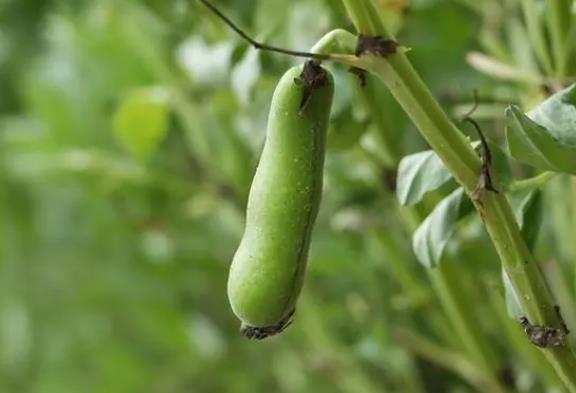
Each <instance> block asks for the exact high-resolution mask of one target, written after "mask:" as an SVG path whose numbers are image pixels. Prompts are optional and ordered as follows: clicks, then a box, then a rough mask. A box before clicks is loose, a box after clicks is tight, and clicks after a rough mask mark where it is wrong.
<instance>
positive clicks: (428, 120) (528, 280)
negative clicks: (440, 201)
mask: <svg viewBox="0 0 576 393" xmlns="http://www.w3.org/2000/svg"><path fill="white" fill-rule="evenodd" d="M343 2H344V5H345V6H346V9H347V10H348V11H349V12H350V17H351V19H352V20H353V22H354V23H355V25H356V28H357V30H358V31H359V32H361V33H364V34H370V35H380V36H383V37H389V35H388V33H387V32H386V31H385V29H383V28H381V29H378V27H377V24H375V23H374V22H373V21H372V20H371V18H372V17H371V15H376V13H375V12H374V9H373V7H372V5H371V3H370V1H369V0H343ZM334 59H335V60H336V61H340V62H342V63H345V64H349V65H352V66H356V67H360V68H363V69H366V70H368V71H369V72H372V73H374V74H376V75H377V76H378V77H379V78H380V79H381V80H382V81H383V82H384V83H385V84H386V85H387V87H388V89H389V90H390V91H391V92H392V94H393V95H394V97H395V98H396V100H397V101H398V102H399V103H400V105H401V106H402V107H403V108H404V110H405V111H406V112H407V114H408V115H409V116H410V118H411V119H412V121H413V122H414V124H415V125H416V127H417V128H418V129H419V131H420V133H421V134H422V136H423V137H424V138H425V139H426V140H427V141H428V143H429V144H430V146H431V147H432V148H433V149H434V150H435V151H436V153H437V154H438V156H439V157H440V158H441V159H442V161H443V162H444V164H445V165H446V167H447V168H448V169H449V170H450V171H451V172H452V174H453V175H454V177H455V179H456V180H457V181H458V182H459V183H460V184H461V185H462V187H464V189H465V190H466V191H467V193H468V194H472V193H473V192H474V190H475V188H476V184H477V182H478V176H479V173H480V160H479V158H478V157H477V156H476V154H475V153H474V151H473V150H472V148H471V147H470V144H469V143H468V141H467V140H466V139H465V138H464V136H463V134H462V133H460V131H459V130H458V129H457V128H456V127H455V126H454V124H453V123H452V122H451V121H450V120H449V118H448V116H447V115H446V114H445V112H444V111H443V110H442V108H441V107H440V105H439V104H438V103H437V101H436V100H435V99H434V97H433V96H432V94H431V93H430V91H429V90H428V88H427V87H426V85H425V84H424V83H423V81H422V80H421V79H420V76H419V75H418V74H417V72H416V71H415V70H414V68H413V67H412V65H411V63H410V62H409V60H408V59H407V58H406V56H405V54H404V53H402V51H398V52H397V53H395V54H393V55H391V56H389V57H387V58H383V57H377V56H371V55H366V56H362V57H361V58H356V57H354V56H336V57H335V58H334ZM475 205H476V209H477V210H478V212H479V213H480V216H481V217H482V218H483V220H484V223H485V226H486V229H487V231H488V234H489V235H490V238H491V239H492V243H493V244H494V246H495V248H496V251H497V252H498V255H499V256H500V259H501V261H502V264H503V266H504V269H505V271H506V273H507V274H508V276H509V278H510V281H511V283H512V285H513V287H514V290H515V292H516V294H517V297H518V299H519V301H520V304H521V306H522V309H523V310H524V312H525V313H526V315H527V316H528V318H529V319H530V320H531V321H532V322H533V323H538V324H541V325H546V326H560V322H561V321H559V320H558V316H557V315H556V313H555V311H554V304H555V303H554V301H553V299H552V296H551V294H550V292H549V290H548V288H547V287H546V283H545V281H544V278H543V276H542V272H541V270H540V267H539V266H538V264H537V262H536V260H535V259H534V257H533V256H532V254H531V253H530V251H529V249H528V247H527V246H526V243H525V242H524V239H523V238H522V235H521V232H520V229H519V227H518V225H517V223H516V221H515V218H514V214H513V213H512V209H511V207H510V205H509V203H508V201H507V200H506V198H505V196H504V195H502V194H501V193H500V194H496V193H493V192H481V193H480V195H479V197H478V199H477V201H476V202H475ZM543 351H544V353H545V355H546V358H547V359H548V361H549V362H550V363H551V364H552V366H553V367H554V368H555V370H556V372H557V373H558V375H559V377H560V378H561V379H562V381H563V383H564V384H565V385H566V387H567V389H568V390H569V391H570V392H574V393H576V371H575V370H576V359H575V358H574V355H573V353H572V352H571V350H570V348H568V347H559V348H548V349H544V350H543Z"/></svg>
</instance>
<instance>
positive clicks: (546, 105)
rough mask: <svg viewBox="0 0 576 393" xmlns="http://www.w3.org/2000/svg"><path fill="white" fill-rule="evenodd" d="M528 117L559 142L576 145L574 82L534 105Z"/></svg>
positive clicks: (575, 87)
mask: <svg viewBox="0 0 576 393" xmlns="http://www.w3.org/2000/svg"><path fill="white" fill-rule="evenodd" d="M528 117H529V118H530V119H532V120H533V121H534V122H536V123H538V124H539V125H541V126H542V127H544V128H546V130H548V132H549V133H550V135H552V136H553V137H554V138H556V139H557V140H558V141H560V142H561V143H563V144H566V145H569V146H573V147H576V84H574V85H572V86H570V87H568V88H566V89H564V90H562V91H559V92H558V93H556V94H554V95H553V96H551V97H550V98H548V99H547V100H546V101H544V102H542V103H541V104H540V105H538V106H536V107H535V108H534V109H532V110H531V111H530V112H528Z"/></svg>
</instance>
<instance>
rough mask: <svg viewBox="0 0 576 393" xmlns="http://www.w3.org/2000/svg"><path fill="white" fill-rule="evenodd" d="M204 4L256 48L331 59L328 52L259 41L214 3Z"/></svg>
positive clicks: (297, 55) (203, 1) (285, 53)
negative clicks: (291, 47)
mask: <svg viewBox="0 0 576 393" xmlns="http://www.w3.org/2000/svg"><path fill="white" fill-rule="evenodd" d="M200 2H201V3H202V4H204V5H205V6H206V8H208V9H209V10H210V11H211V12H212V13H214V14H215V15H216V16H217V17H218V18H220V19H221V20H222V21H223V22H224V23H225V24H227V25H228V26H229V27H230V28H231V29H232V30H234V31H235V32H236V33H237V34H238V35H239V36H240V37H242V38H243V39H244V40H246V41H247V42H249V43H250V45H252V46H253V47H254V48H256V49H258V50H265V51H270V52H276V53H281V54H284V55H288V56H295V57H305V58H308V59H316V60H329V59H331V56H330V55H328V54H321V53H310V52H301V51H294V50H290V49H285V48H279V47H277V46H273V45H268V44H265V43H262V42H258V41H256V40H255V39H253V38H252V37H250V36H249V35H248V34H246V33H245V32H244V31H243V30H242V29H240V28H239V27H238V26H237V25H236V24H235V23H234V22H233V21H232V20H231V19H230V18H228V17H227V16H226V15H224V13H223V12H222V11H220V10H219V9H218V8H216V7H215V6H214V5H213V4H211V3H210V2H209V1H207V0H200Z"/></svg>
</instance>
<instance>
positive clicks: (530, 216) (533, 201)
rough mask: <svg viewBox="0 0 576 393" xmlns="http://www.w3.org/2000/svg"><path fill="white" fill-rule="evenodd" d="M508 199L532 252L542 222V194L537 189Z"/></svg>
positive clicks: (515, 194) (518, 193)
mask: <svg viewBox="0 0 576 393" xmlns="http://www.w3.org/2000/svg"><path fill="white" fill-rule="evenodd" d="M509 199H510V203H511V205H512V207H513V209H514V215H515V216H516V222H517V223H518V226H520V228H521V230H522V236H523V237H524V240H525V241H526V244H527V245H528V247H529V248H530V249H531V250H532V249H533V248H534V244H535V243H536V239H537V237H538V232H539V230H540V223H541V222H542V192H541V191H540V190H539V189H534V190H528V191H526V190H523V191H522V192H517V193H514V194H512V195H510V198H509Z"/></svg>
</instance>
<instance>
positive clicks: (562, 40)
mask: <svg viewBox="0 0 576 393" xmlns="http://www.w3.org/2000/svg"><path fill="white" fill-rule="evenodd" d="M571 8H572V0H548V1H546V25H547V27H548V33H549V35H550V46H551V52H552V56H553V58H554V71H555V76H556V77H557V78H558V79H560V80H561V79H563V78H564V77H565V76H566V65H567V60H568V56H569V52H570V45H569V36H568V34H569V31H570V23H571V18H572V9H571Z"/></svg>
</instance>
